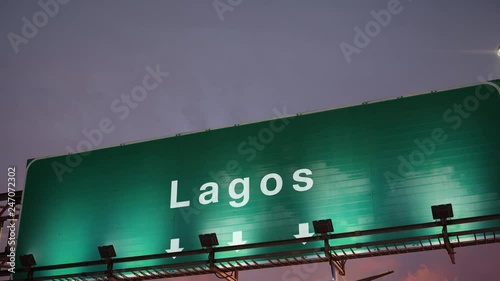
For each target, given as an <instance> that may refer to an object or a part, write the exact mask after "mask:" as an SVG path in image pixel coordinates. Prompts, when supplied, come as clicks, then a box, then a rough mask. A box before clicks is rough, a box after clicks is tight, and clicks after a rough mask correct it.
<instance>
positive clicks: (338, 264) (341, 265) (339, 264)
mask: <svg viewBox="0 0 500 281" xmlns="http://www.w3.org/2000/svg"><path fill="white" fill-rule="evenodd" d="M322 237H323V241H324V243H325V247H324V249H325V250H324V253H325V257H326V258H327V259H328V262H329V263H330V266H333V267H335V268H336V269H337V271H338V273H339V274H340V275H342V276H344V275H345V263H346V262H347V260H345V259H339V258H335V257H334V256H333V255H332V253H331V251H330V241H329V240H328V236H327V235H326V234H323V235H322Z"/></svg>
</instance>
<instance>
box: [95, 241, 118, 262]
mask: <svg viewBox="0 0 500 281" xmlns="http://www.w3.org/2000/svg"><path fill="white" fill-rule="evenodd" d="M97 250H98V251H99V255H100V256H101V259H103V260H109V259H111V258H114V257H116V252H115V247H113V245H107V246H99V247H97Z"/></svg>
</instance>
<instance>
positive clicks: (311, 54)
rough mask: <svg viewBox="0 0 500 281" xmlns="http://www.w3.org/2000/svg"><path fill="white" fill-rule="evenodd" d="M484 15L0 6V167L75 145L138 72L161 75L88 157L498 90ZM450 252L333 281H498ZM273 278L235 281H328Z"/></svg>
mask: <svg viewBox="0 0 500 281" xmlns="http://www.w3.org/2000/svg"><path fill="white" fill-rule="evenodd" d="M56 1H57V2H56ZM40 3H41V4H40ZM44 3H51V5H50V6H47V7H48V8H47V7H45V9H48V12H43V13H45V15H47V13H48V14H49V15H48V16H45V17H43V16H39V17H37V16H36V15H41V13H40V11H44V7H43V6H44ZM46 5H48V4H46ZM46 5H45V6H46ZM381 11H383V12H381ZM381 14H384V15H389V16H388V17H385V18H380V17H379V18H377V17H378V16H377V15H381ZM499 14H500V2H499V1H498V0H477V1H452V0H442V1H431V0H413V1H412V0H401V1H398V0H374V1H333V0H330V1H323V0H318V1H305V0H303V1H297V0H288V1H285V0H280V1H264V0H215V1H212V0H210V1H195V0H172V1H130V0H127V1H119V0H110V1H95V0H91V1H78V0H72V1H69V0H41V1H40V2H38V1H16V0H8V1H1V2H0V35H1V36H2V37H1V39H0V77H1V78H0V94H1V95H2V97H3V99H2V101H1V102H0V122H1V125H2V127H3V128H4V133H2V137H1V140H0V143H1V145H0V156H1V157H0V161H1V164H2V165H1V167H2V169H5V170H6V168H7V167H9V166H12V165H15V166H16V167H17V168H18V175H17V177H18V179H17V180H18V186H19V187H18V188H19V189H22V188H23V186H24V177H25V168H24V167H25V165H26V160H27V159H30V158H35V157H46V156H50V155H61V154H66V153H68V152H69V150H68V147H70V148H71V149H75V147H77V145H78V143H79V142H80V141H81V140H83V139H85V136H84V135H83V133H82V131H84V130H91V129H93V128H97V127H98V126H99V122H100V120H102V119H103V118H106V117H109V118H112V117H115V116H116V114H115V112H114V111H113V110H112V105H113V104H114V103H116V101H117V100H118V101H120V100H121V99H122V95H123V94H124V93H130V91H131V89H133V88H134V87H135V86H137V85H140V84H141V83H142V79H143V77H144V76H145V75H146V74H147V73H148V70H147V68H148V67H149V68H150V69H156V71H157V72H158V69H159V71H160V72H165V73H167V72H168V75H167V74H164V75H163V76H162V77H161V79H159V80H161V81H160V82H159V83H158V84H157V85H156V86H155V87H153V88H152V89H151V90H150V91H149V92H148V95H147V96H146V97H145V98H144V100H142V101H140V102H138V103H136V104H135V105H134V106H131V107H130V108H129V111H128V114H127V115H126V117H125V118H123V119H118V118H116V120H114V125H115V129H114V130H113V132H111V133H109V134H105V135H104V138H103V140H102V141H101V142H100V143H99V144H98V145H97V147H107V146H115V145H119V144H121V143H128V142H133V141H140V140H145V139H153V138H160V137H166V136H172V135H175V134H177V133H182V132H189V131H200V130H205V129H209V128H218V127H226V126H231V125H233V124H241V123H248V122H254V121H258V120H265V119H271V118H274V117H275V116H274V113H273V109H275V108H277V109H280V110H283V109H284V110H285V111H286V113H288V114H296V113H301V112H308V111H315V110H324V109H330V108H336V107H344V106H349V105H356V104H360V103H362V102H365V101H371V100H378V99H386V98H393V97H397V96H406V95H414V94H419V93H427V92H430V91H433V90H440V89H446V88H454V87H460V86H464V85H469V84H475V83H479V82H480V81H481V79H484V78H485V79H488V80H491V79H499V78H500V57H499V56H497V54H496V50H497V48H498V47H499V46H500V31H499V30H500V16H499ZM377 20H378V22H377ZM374 21H375V22H377V23H376V24H375V25H376V26H378V28H376V27H375V28H374V29H373V30H368V31H366V27H367V26H369V25H370V22H374ZM26 22H29V25H30V26H31V27H26V26H27V24H26ZM34 23H38V24H37V25H35V24H34ZM359 32H362V33H363V34H364V36H362V37H365V39H368V40H364V41H363V40H361V39H360V36H359ZM367 32H368V33H369V34H371V35H366V33H367ZM497 121H498V120H495V121H492V122H497ZM0 182H2V183H6V182H7V177H6V172H2V173H0ZM1 186H2V189H1V191H2V192H6V189H7V188H6V185H5V184H2V185H1ZM55 204H56V203H55ZM456 251H457V264H456V265H452V264H451V262H450V260H449V257H448V255H447V253H446V251H445V250H440V251H432V252H426V253H418V254H407V255H397V256H389V257H378V258H371V259H361V260H353V261H349V262H348V263H347V273H348V274H347V276H346V278H345V280H348V281H354V280H357V279H359V278H363V277H366V276H369V275H374V274H377V273H381V272H384V271H388V270H395V273H394V274H392V275H389V276H387V277H384V278H381V279H380V280H386V281H391V280H394V281H396V280H398V281H400V280H403V281H416V280H426V281H444V280H448V281H463V280H500V277H498V260H500V245H499V244H495V245H487V246H475V247H465V248H458V249H457V250H456ZM310 268H311V266H310ZM310 268H308V269H310ZM288 270H292V268H290V267H283V268H277V269H266V270H254V271H246V272H242V273H241V275H240V280H241V281H247V280H248V281H250V280H262V281H267V280H283V281H287V280H290V281H291V280H294V281H295V280H300V281H319V280H329V278H330V269H329V266H328V265H327V264H317V266H314V270H309V271H311V272H309V273H307V274H305V275H297V274H295V275H294V274H292V275H288V274H285V272H286V271H288ZM286 276H295V277H293V278H291V277H289V278H287V277H286ZM176 280H180V281H182V280H194V281H196V280H198V281H202V280H219V279H217V278H216V277H215V276H209V275H206V276H199V277H189V278H179V279H176Z"/></svg>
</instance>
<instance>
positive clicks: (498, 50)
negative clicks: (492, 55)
mask: <svg viewBox="0 0 500 281" xmlns="http://www.w3.org/2000/svg"><path fill="white" fill-rule="evenodd" d="M497 56H499V57H500V46H499V47H498V48H497Z"/></svg>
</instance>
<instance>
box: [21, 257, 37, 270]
mask: <svg viewBox="0 0 500 281" xmlns="http://www.w3.org/2000/svg"><path fill="white" fill-rule="evenodd" d="M19 259H20V260H21V265H22V266H23V267H28V268H29V267H32V266H34V265H36V261H35V257H34V256H33V255H32V254H28V255H22V256H20V257H19Z"/></svg>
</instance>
